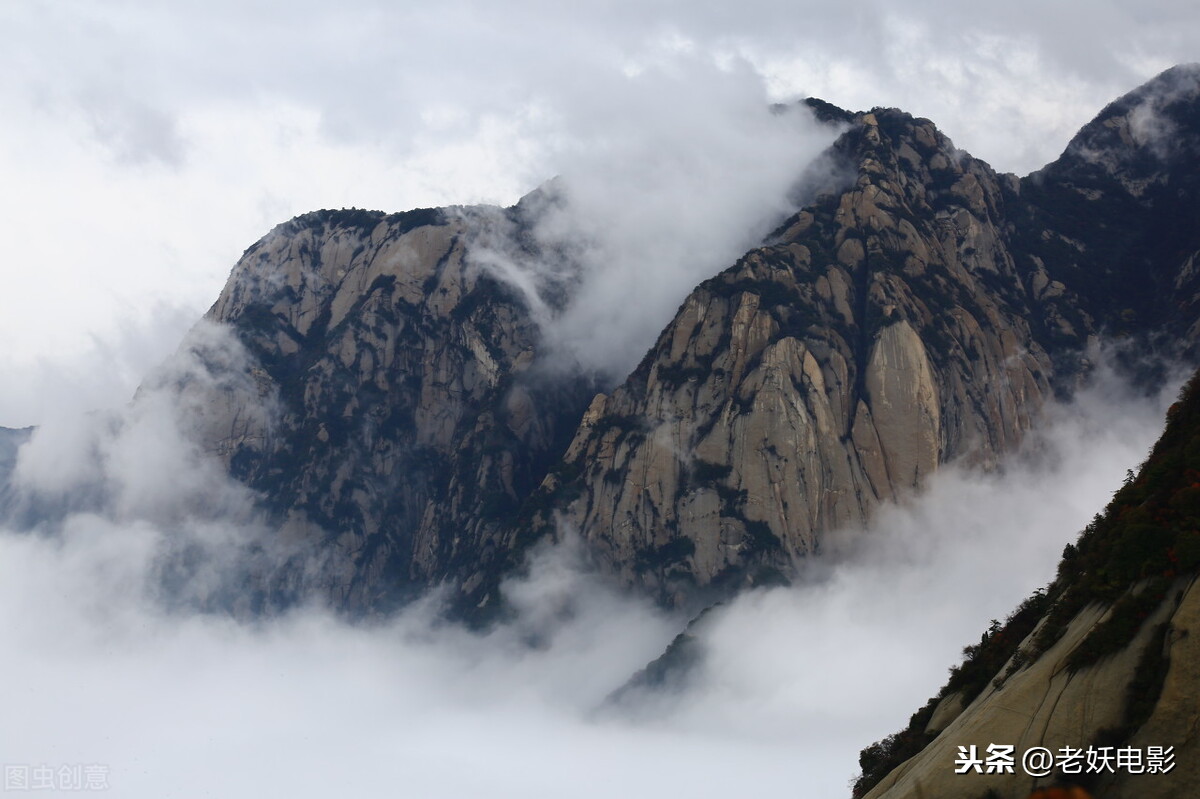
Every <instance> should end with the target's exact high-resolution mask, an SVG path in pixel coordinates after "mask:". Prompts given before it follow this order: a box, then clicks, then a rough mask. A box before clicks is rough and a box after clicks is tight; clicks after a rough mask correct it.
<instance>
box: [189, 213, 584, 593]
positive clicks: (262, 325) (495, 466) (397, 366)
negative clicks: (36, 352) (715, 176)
mask: <svg viewBox="0 0 1200 799" xmlns="http://www.w3.org/2000/svg"><path fill="white" fill-rule="evenodd" d="M521 213H522V211H521V209H520V208H517V209H511V210H510V211H508V212H503V211H501V210H500V209H491V208H474V209H456V210H445V211H413V212H409V213H406V214H394V215H391V216H385V215H384V214H381V213H371V212H365V211H348V212H317V213H314V214H309V215H306V216H303V217H299V218H298V219H295V220H293V221H292V222H289V223H287V224H286V225H282V226H280V227H279V228H276V230H274V231H272V233H271V234H270V235H268V236H267V237H265V238H264V239H263V240H261V241H260V242H258V243H257V244H255V245H254V246H252V247H251V248H250V249H249V250H247V251H246V253H245V255H244V256H243V257H242V259H241V261H240V262H239V263H238V265H237V266H236V267H235V269H234V271H233V274H232V275H231V277H230V279H229V283H228V285H227V286H226V289H225V291H224V292H223V293H222V294H221V297H220V298H219V299H218V300H217V302H216V304H215V305H214V306H213V308H212V310H211V311H210V312H209V314H208V316H209V318H210V319H212V320H214V321H217V322H221V323H224V324H228V325H231V326H232V327H233V329H234V330H235V331H236V333H237V335H238V337H239V338H240V339H241V340H242V342H243V344H244V345H245V347H246V349H247V351H248V353H249V356H250V359H249V360H250V363H249V365H248V367H247V368H248V369H249V370H250V372H251V373H252V374H253V375H254V376H255V378H256V379H257V380H258V381H259V383H260V390H259V392H258V396H259V400H257V401H261V402H262V403H263V404H264V405H267V406H268V407H270V408H272V412H271V413H270V414H269V415H265V416H264V415H263V414H261V413H259V414H257V415H256V414H255V413H254V412H253V410H254V408H253V406H254V405H255V402H256V401H253V400H252V401H251V402H242V403H241V405H240V406H237V407H230V408H228V409H226V412H225V413H223V414H218V415H217V416H216V418H215V420H214V423H213V424H211V425H209V432H208V433H207V435H206V438H207V441H208V442H209V446H210V448H212V449H213V450H214V451H216V452H217V453H219V454H220V455H222V457H224V458H226V459H227V461H228V463H229V465H230V468H231V470H232V472H233V474H234V475H235V476H236V477H238V478H239V479H241V480H243V481H244V482H246V483H247V484H248V485H249V486H251V487H252V488H254V489H256V490H258V491H260V492H262V493H263V494H264V495H265V496H266V498H267V503H268V504H269V506H270V507H271V508H273V509H274V511H275V512H276V514H277V516H278V518H280V519H281V520H283V521H284V522H285V524H286V525H288V526H290V527H292V528H294V529H296V530H299V531H308V534H309V535H310V536H315V537H316V541H317V542H318V543H317V544H316V546H318V547H324V548H332V550H333V551H334V552H335V554H336V559H335V560H336V562H337V563H340V564H343V565H345V568H343V569H341V570H340V572H338V573H334V574H330V575H328V579H327V580H325V584H324V585H322V586H321V590H322V593H324V594H325V595H326V596H327V597H328V598H329V599H330V600H331V601H333V603H334V604H335V605H338V606H344V607H351V608H378V607H383V606H387V605H388V604H390V603H391V602H394V601H400V600H403V599H404V598H406V597H408V596H411V595H412V594H414V593H415V592H417V591H419V590H422V589H424V588H426V587H429V586H432V585H436V584H438V583H440V582H442V581H443V580H447V579H450V580H457V581H459V583H460V585H461V588H462V590H463V591H465V592H467V593H469V592H470V591H471V590H472V588H473V587H474V586H473V585H472V584H471V582H470V580H471V578H472V575H474V574H477V573H479V572H481V571H484V570H486V568H487V567H488V565H489V564H490V563H491V562H492V561H493V560H495V559H497V558H502V557H503V556H504V555H505V552H504V551H503V550H502V549H501V547H502V546H503V544H502V543H501V541H500V539H501V533H502V532H503V531H505V530H506V529H507V527H508V526H509V524H510V522H511V519H512V517H513V514H514V512H515V511H516V509H517V508H518V507H519V505H520V503H521V502H522V500H523V499H524V498H525V497H526V496H527V495H528V494H529V493H530V492H531V491H532V490H533V489H534V488H535V487H536V486H537V484H538V483H539V482H540V481H541V479H542V477H543V476H544V474H545V472H546V469H547V468H548V466H549V464H550V463H551V462H552V460H553V458H555V457H556V456H557V455H558V454H559V453H560V452H561V450H562V448H563V446H564V445H565V443H566V436H569V435H570V432H571V430H572V428H573V426H574V424H575V422H576V421H577V420H578V418H579V414H580V413H581V411H582V409H583V407H584V405H585V403H586V402H587V399H588V398H589V397H590V394H591V392H590V390H588V389H587V386H586V383H585V382H584V381H582V380H554V381H551V380H549V379H545V378H543V377H541V376H539V375H538V373H537V371H536V370H535V369H534V366H535V363H536V362H537V360H538V352H539V348H540V347H541V345H542V343H541V337H540V335H539V332H538V329H537V327H536V326H535V325H534V324H533V322H532V320H531V319H530V316H529V313H528V312H527V310H526V308H525V305H524V303H523V302H522V300H521V299H520V298H519V295H518V294H517V292H515V291H513V290H511V289H509V288H508V287H507V286H506V285H505V284H503V283H501V282H500V281H498V280H497V279H496V278H495V277H494V276H492V275H491V274H489V273H488V272H487V271H485V270H484V269H482V268H481V267H479V266H478V265H476V264H474V263H473V262H472V261H471V260H470V259H469V258H468V257H467V242H468V239H469V237H472V236H474V237H476V238H478V237H480V236H482V235H484V234H485V233H486V232H487V231H490V230H493V229H503V230H504V231H506V233H505V235H508V236H511V235H513V234H512V231H513V230H514V229H519V227H520V225H521V218H520V217H521ZM267 400H269V402H267ZM475 579H476V580H478V579H479V578H475Z"/></svg>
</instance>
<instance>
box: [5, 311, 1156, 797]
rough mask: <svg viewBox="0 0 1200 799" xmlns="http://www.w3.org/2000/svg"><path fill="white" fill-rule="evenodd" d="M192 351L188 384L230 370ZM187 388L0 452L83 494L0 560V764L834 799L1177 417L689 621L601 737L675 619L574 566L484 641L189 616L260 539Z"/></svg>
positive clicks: (220, 351)
mask: <svg viewBox="0 0 1200 799" xmlns="http://www.w3.org/2000/svg"><path fill="white" fill-rule="evenodd" d="M203 335H204V339H203V341H202V343H203V344H204V345H205V346H206V349H204V352H207V353H209V354H210V359H212V358H217V357H225V358H234V357H236V355H237V353H236V350H235V349H230V348H229V347H228V346H225V347H224V348H222V338H221V336H220V334H219V332H214V331H207V332H205V333H203ZM203 362H204V359H193V360H191V361H187V360H185V361H184V366H183V367H182V368H181V369H179V370H177V371H175V372H174V373H171V374H169V375H168V378H169V379H163V380H159V381H157V382H156V383H154V385H157V386H160V388H159V389H157V390H147V391H146V392H143V394H142V395H141V396H140V397H139V399H138V401H137V402H135V403H134V406H133V407H132V408H131V409H130V410H129V411H127V412H126V414H125V416H123V417H120V418H112V417H109V418H107V419H106V420H104V421H103V423H100V424H99V426H98V427H97V423H96V421H95V418H94V417H90V418H88V419H85V420H83V421H82V422H80V423H79V425H78V426H77V428H76V429H75V430H74V431H71V430H65V429H64V430H61V431H59V432H57V433H54V434H52V433H51V430H50V429H49V428H46V429H45V430H44V431H39V433H38V435H37V436H36V437H35V438H34V439H33V440H32V441H31V442H30V443H29V444H28V445H27V446H26V447H25V448H23V449H22V451H21V457H20V459H19V461H18V467H17V469H18V471H17V476H18V482H19V483H20V485H21V490H22V491H23V492H26V493H28V492H42V494H43V495H45V494H47V493H48V492H49V493H50V494H53V492H55V491H58V492H60V494H61V492H63V491H66V490H68V489H70V491H72V492H76V493H78V492H77V489H78V487H79V486H81V485H92V486H93V487H94V490H93V492H92V494H90V496H91V497H92V501H91V504H89V505H87V506H83V507H79V506H77V507H70V506H68V507H66V508H65V510H64V511H63V512H62V513H61V514H60V516H59V517H58V519H57V520H56V521H54V522H52V523H49V524H42V525H40V526H38V527H36V528H35V529H33V530H28V529H24V530H18V529H13V528H14V527H19V526H20V525H17V524H15V523H14V522H12V521H10V522H9V523H8V524H7V525H6V526H5V529H4V530H3V531H2V532H0V637H2V638H3V640H4V641H5V646H6V657H5V658H4V659H3V661H2V662H0V681H2V682H3V684H5V685H8V686H13V687H14V690H11V691H10V692H9V693H8V695H7V698H6V702H7V709H6V718H9V719H22V720H23V721H22V722H21V723H19V724H17V723H9V724H5V725H0V751H2V752H3V753H4V755H3V762H4V763H6V764H13V765H18V766H22V765H28V766H30V767H31V768H32V767H39V766H42V765H49V766H52V767H54V768H58V767H59V766H62V765H72V764H92V765H101V766H103V767H104V768H106V769H107V774H108V778H109V783H110V785H111V786H112V790H113V791H114V792H115V795H121V796H128V797H143V796H144V797H161V796H171V795H188V796H196V795H205V794H213V795H221V796H228V797H239V796H246V797H250V796H261V795H263V794H264V793H268V794H274V795H286V796H294V797H298V798H299V797H306V796H314V797H315V796H327V795H329V794H330V793H347V792H353V793H356V794H358V795H364V796H394V795H396V794H397V793H402V794H403V795H405V796H413V797H461V796H464V795H481V794H485V793H486V794H487V795H491V796H500V797H506V796H511V797H552V796H554V797H558V796H564V795H565V796H572V797H602V796H611V795H613V794H614V793H616V792H620V793H621V794H623V795H629V796H633V797H639V796H646V797H660V796H663V795H666V794H668V793H670V794H676V793H683V794H688V795H695V796H702V797H704V796H712V797H717V796H727V795H729V794H730V793H731V792H736V793H744V794H752V795H772V794H776V793H785V792H786V793H793V794H797V795H803V796H813V797H843V796H846V795H847V794H848V788H847V783H848V781H849V780H850V779H851V778H852V777H853V776H854V774H855V771H856V759H857V753H858V750H859V749H861V748H862V747H863V746H865V745H867V744H869V743H871V742H872V741H874V740H876V739H878V738H880V737H882V736H883V735H885V734H887V733H890V732H893V731H894V730H896V729H898V728H899V727H901V726H902V725H903V723H904V721H905V719H906V718H907V716H908V714H909V713H911V712H912V710H913V709H915V708H916V707H919V706H920V705H921V704H922V703H923V702H924V700H925V699H926V698H927V697H928V696H930V695H932V694H933V693H934V692H935V691H936V690H937V688H938V687H939V686H940V684H941V682H942V681H943V679H944V675H945V673H946V672H945V670H946V669H948V668H949V667H950V666H951V665H954V664H955V662H956V661H957V658H958V652H959V650H960V648H961V647H962V646H963V645H965V644H967V643H970V642H972V641H974V640H975V639H976V638H977V637H978V635H979V632H980V631H981V630H982V629H984V628H985V627H986V626H987V621H988V619H990V618H1002V617H1003V616H1004V615H1005V614H1007V613H1008V612H1009V611H1010V610H1011V609H1012V608H1013V607H1014V606H1015V605H1016V604H1017V603H1018V602H1019V601H1020V600H1021V599H1023V598H1024V597H1025V596H1027V595H1028V594H1029V593H1030V592H1031V591H1032V590H1033V589H1034V588H1037V587H1039V586H1042V585H1044V584H1045V583H1046V582H1048V581H1049V579H1050V578H1051V577H1052V574H1053V570H1054V566H1055V563H1056V560H1057V556H1058V554H1059V552H1061V549H1062V547H1063V545H1064V544H1065V543H1067V542H1069V541H1071V540H1073V539H1074V538H1075V536H1076V534H1077V532H1078V530H1079V529H1081V528H1082V526H1083V525H1084V524H1085V523H1086V522H1087V520H1088V519H1089V518H1090V517H1091V516H1092V514H1094V513H1095V512H1096V511H1098V510H1099V509H1100V508H1101V507H1102V506H1103V504H1104V503H1105V502H1106V501H1107V499H1108V498H1109V496H1110V495H1111V492H1112V491H1113V490H1115V488H1117V487H1118V486H1119V484H1120V482H1121V479H1122V476H1123V475H1124V473H1125V470H1126V469H1129V468H1136V465H1137V463H1138V461H1140V460H1141V459H1142V458H1143V457H1144V455H1145V453H1146V452H1147V450H1148V447H1149V446H1150V444H1151V443H1152V441H1153V440H1154V438H1155V437H1156V436H1157V434H1158V431H1159V429H1160V425H1161V419H1162V413H1163V410H1164V408H1165V405H1166V403H1167V400H1168V399H1169V398H1170V397H1169V395H1164V396H1158V397H1152V398H1145V397H1141V396H1138V395H1136V394H1134V393H1132V392H1130V391H1126V390H1124V389H1122V388H1121V387H1120V385H1119V384H1117V383H1115V382H1113V381H1114V379H1113V378H1111V377H1106V378H1103V380H1102V383H1101V384H1100V385H1099V386H1098V387H1097V388H1096V389H1094V390H1092V391H1090V392H1087V393H1084V394H1083V395H1081V396H1080V397H1079V399H1078V400H1077V401H1076V402H1074V403H1072V404H1071V405H1067V406H1062V407H1058V408H1055V409H1054V410H1053V412H1052V413H1051V414H1050V415H1049V417H1048V422H1047V424H1046V426H1045V428H1044V429H1043V430H1042V431H1041V432H1040V433H1039V434H1037V435H1036V436H1033V437H1032V438H1031V439H1030V444H1029V446H1028V447H1027V448H1026V450H1025V451H1024V452H1023V453H1021V454H1020V455H1019V456H1016V457H1014V458H1013V459H1010V460H1009V461H1007V462H1006V464H1005V465H1004V468H1003V469H1002V470H1000V471H998V472H996V473H993V474H987V475H983V474H979V473H975V472H969V471H964V470H959V469H955V468H947V469H945V470H944V471H942V472H941V473H939V474H938V475H937V476H936V477H935V479H933V480H932V481H931V484H930V486H929V490H928V492H927V493H925V494H924V495H922V496H921V497H920V498H918V499H915V500H913V501H912V502H911V503H909V504H907V505H905V506H902V507H891V508H885V509H884V510H883V511H882V512H881V513H880V514H879V515H878V517H877V519H876V520H875V522H874V523H873V524H872V526H871V528H870V529H869V530H867V531H865V532H859V533H853V534H852V533H846V534H843V535H841V536H835V537H832V538H831V539H830V544H829V550H830V558H829V559H828V560H826V561H823V562H822V563H821V564H820V567H819V568H818V567H814V568H813V569H812V570H811V571H810V572H809V573H808V574H806V575H805V579H804V580H803V581H801V583H800V584H799V585H798V586H797V587H795V588H791V589H775V590H769V591H757V592H754V593H750V594H747V595H744V596H742V597H741V598H739V599H738V600H736V601H735V602H733V603H731V604H730V605H728V606H726V607H724V608H722V609H719V610H717V611H715V612H714V613H712V614H710V616H709V617H707V621H706V622H705V624H704V627H703V629H704V634H703V646H704V652H705V657H704V659H703V661H702V663H701V665H700V667H699V669H698V670H697V671H695V672H694V673H693V674H692V675H691V676H690V678H689V679H688V680H687V681H686V682H685V683H684V685H683V686H682V688H680V689H679V690H676V691H673V692H667V693H663V694H655V693H645V694H641V695H640V696H638V697H637V699H636V701H635V702H634V703H633V704H632V705H628V704H627V706H626V707H625V708H624V709H623V710H617V711H614V710H612V709H611V708H608V709H606V710H604V711H603V712H601V710H602V708H604V707H605V699H606V697H608V696H609V694H610V693H611V692H612V691H613V690H614V689H616V688H618V687H620V686H621V685H623V684H624V683H625V681H626V680H627V679H628V678H629V677H630V676H631V675H632V674H633V673H634V672H636V671H637V670H638V669H639V668H641V667H642V666H643V665H645V664H646V663H647V662H648V661H650V660H652V659H653V658H654V657H656V656H657V655H658V654H659V653H661V652H662V651H663V649H664V647H665V646H666V644H667V643H668V642H669V641H670V640H671V639H672V637H673V636H674V635H675V633H676V632H678V631H679V630H680V629H681V628H682V626H683V624H684V623H685V622H686V620H685V619H681V618H677V617H673V616H670V615H668V614H664V613H662V612H661V611H658V610H656V609H655V608H653V607H652V606H650V605H648V604H646V603H645V602H644V601H642V600H640V599H637V598H633V597H629V596H623V595H621V594H619V593H617V592H615V591H613V590H612V589H611V588H610V587H608V586H607V585H606V584H605V583H604V582H603V581H602V580H600V579H599V578H597V577H596V576H594V575H591V574H589V573H588V572H587V570H586V569H585V568H584V567H583V565H582V564H583V562H584V561H585V558H583V557H582V555H581V552H580V550H579V545H578V544H577V543H571V542H569V541H568V542H567V543H566V544H564V545H560V546H557V547H545V548H543V549H540V550H538V551H537V552H536V553H535V554H534V556H533V560H532V562H531V565H530V569H529V572H528V574H527V575H526V576H524V577H522V578H520V579H515V580H512V581H510V582H509V583H508V584H507V585H506V587H505V590H506V592H507V594H508V596H509V598H510V600H511V602H512V604H513V606H514V607H515V609H516V614H515V616H514V618H513V619H512V620H511V621H509V622H507V623H505V624H503V625H501V626H498V627H496V628H494V629H492V630H490V631H488V632H484V633H477V632H471V631H467V630H465V629H462V628H460V627H457V626H455V625H453V624H447V623H445V622H443V621H440V620H439V617H438V608H439V604H438V598H437V595H436V593H435V594H432V595H430V596H429V597H428V598H427V599H426V600H425V601H424V602H422V603H418V604H417V605H414V606H411V607H409V608H408V609H407V610H405V611H404V612H402V613H400V614H398V615H396V616H394V617H390V618H386V619H377V620H373V621H367V622H360V623H351V622H347V621H345V620H342V619H338V618H336V617H334V616H333V615H332V614H330V613H329V612H327V611H325V610H324V609H323V608H322V607H321V606H320V604H319V603H317V602H315V601H313V602H310V603H308V604H305V605H302V606H300V607H297V608H295V609H293V610H291V611H289V612H287V613H284V614H279V615H276V616H272V617H252V616H244V615H239V614H229V613H226V612H204V611H202V610H198V609H197V604H198V603H199V605H201V606H203V600H204V596H203V594H202V593H201V592H198V591H196V590H195V588H196V586H197V585H205V584H206V583H205V579H207V578H214V579H218V580H219V578H221V577H222V576H226V577H227V576H228V574H229V573H230V571H229V570H233V571H232V573H234V574H237V572H236V568H237V566H238V564H237V563H235V562H230V561H234V560H236V557H235V556H236V553H239V552H241V553H244V552H246V551H255V550H253V548H252V547H250V548H246V547H245V544H246V542H248V541H249V542H253V541H255V540H257V541H260V542H261V541H262V536H269V535H271V532H270V531H269V530H265V529H263V528H262V527H261V526H259V525H258V524H257V522H256V521H255V518H254V516H253V513H252V512H250V511H248V510H247V508H246V506H245V505H244V504H243V503H244V501H245V499H246V498H245V496H244V495H243V494H241V493H239V492H240V491H241V489H240V488H239V487H237V486H234V485H231V484H229V483H227V482H225V481H224V478H223V477H222V475H221V473H220V470H219V469H216V468H214V466H213V461H212V457H211V455H208V454H206V453H203V452H199V451H197V450H195V449H194V448H193V447H192V445H190V444H189V433H188V431H189V424H190V422H189V419H191V417H190V416H189V415H187V414H183V415H180V414H178V413H176V412H174V411H172V410H171V408H172V406H174V407H175V408H176V409H178V408H179V407H185V408H186V407H187V406H186V404H184V405H182V406H181V405H180V404H179V403H178V402H177V401H175V400H171V401H168V400H170V398H171V397H178V395H177V394H173V393H172V391H173V390H174V388H173V387H178V386H179V385H180V384H181V383H184V384H188V383H195V382H201V383H202V382H203V376H204V374H205V369H206V367H205V366H204V365H203ZM97 430H98V431H99V432H97ZM72 453H73V454H72ZM55 459H57V460H55ZM54 463H59V464H68V465H69V464H85V466H81V467H79V468H80V471H78V472H76V473H70V472H69V471H64V468H60V467H54V466H53V464H54ZM143 489H144V490H143ZM84 493H85V494H86V492H84ZM198 500H199V501H198ZM180 541H188V542H193V543H196V542H198V543H200V544H204V543H208V544H211V545H212V547H213V548H214V549H215V550H216V551H218V552H224V553H227V554H228V555H229V557H228V559H227V560H226V561H220V560H216V559H210V560H207V561H205V560H204V557H209V556H212V554H213V553H212V552H211V551H200V552H199V555H200V556H201V561H202V562H206V563H209V564H210V566H211V568H208V569H195V570H193V571H192V572H191V573H190V575H189V577H190V578H191V579H190V580H189V581H185V582H183V583H182V584H171V583H169V582H168V583H164V581H163V579H162V577H163V569H162V564H163V560H162V558H163V556H164V554H165V553H173V552H177V551H178V549H177V546H178V543H179V542H180ZM239 547H241V549H239ZM181 585H182V588H183V589H184V590H185V593H186V596H184V601H175V600H177V599H178V598H177V597H173V596H172V595H171V593H170V590H179V589H180V587H181ZM169 589H170V590H169Z"/></svg>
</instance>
